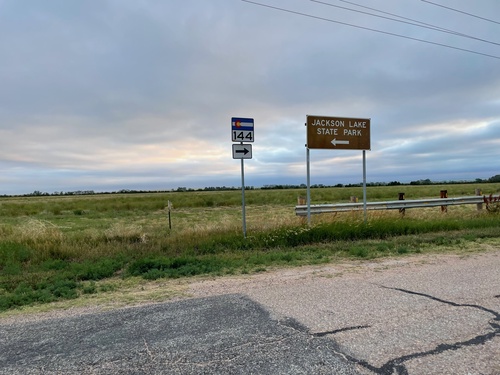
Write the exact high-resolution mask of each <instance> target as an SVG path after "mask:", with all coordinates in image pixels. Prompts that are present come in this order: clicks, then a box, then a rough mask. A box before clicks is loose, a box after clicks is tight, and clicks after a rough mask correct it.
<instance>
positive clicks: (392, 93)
mask: <svg viewBox="0 0 500 375" xmlns="http://www.w3.org/2000/svg"><path fill="white" fill-rule="evenodd" d="M263 3H266V4H270V5H273V6H278V7H284V8H287V9H292V10H294V11H297V12H304V13H307V14H311V15H315V16H318V17H323V18H328V19H331V20H339V21H341V22H348V23H351V24H355V25H363V26H364V27H370V28H373V29H380V30H385V31H387V32H391V33H397V34H402V35H406V36H409V37H412V38H418V39H425V40H432V41H434V42H436V43H440V44H445V45H451V46H457V47H460V48H464V49H470V50H475V51H478V52H481V53H486V54H490V55H497V56H500V47H499V46H498V45H496V44H492V43H484V42H480V41H477V40H473V39H467V38H462V37H459V36H457V35H450V34H445V33H438V32H435V31H432V30H428V29H423V28H417V27H414V26H412V25H408V24H404V23H395V22H389V21H388V20H384V19H380V18H374V17H369V16H368V15H364V14H360V13H354V12H348V11H345V10H341V9H338V8H333V7H328V6H325V5H321V4H318V3H314V2H310V1H305V0H302V1H300V0H291V1H286V2H284V1H278V0H267V1H263ZM330 3H331V4H338V3H339V2H335V1H330ZM358 3H359V4H364V5H365V6H370V7H373V8H377V9H381V10H384V11H386V12H391V13H394V14H401V15H404V16H406V17H411V18H414V19H419V20H422V21H425V22H427V23H432V24H436V25H439V26H440V27H443V28H447V29H453V30H458V31H460V32H461V33H465V34H468V35H474V36H478V37H480V38H482V39H486V40H490V41H494V42H496V43H500V39H499V38H498V35H500V33H499V31H500V26H499V25H497V24H493V23H491V22H486V21H484V20H479V19H475V18H472V17H467V16H465V15H460V14H457V13H453V12H450V11H447V10H445V9H442V8H438V7H433V6H431V5H429V4H426V3H424V2H420V1H409V0H405V1H403V2H401V1H396V0H388V1H384V2H381V1H376V0H359V1H358ZM442 3H443V4H445V5H448V6H453V7H456V8H458V9H462V10H465V11H468V12H471V13H474V14H480V15H483V16H485V17H494V16H495V15H497V14H500V4H499V3H498V2H497V1H496V0H490V1H488V0H481V1H478V2H468V1H465V0H463V1H454V2H449V1H448V2H446V1H445V0H443V1H442ZM343 5H344V6H345V5H346V4H343ZM357 9H361V8H357ZM0 55H1V56H2V59H1V61H0V64H1V69H0V81H1V82H2V86H1V88H0V150H1V153H0V172H1V173H0V194H4V193H7V194H13V193H27V192H31V191H34V190H41V191H48V192H52V191H68V190H87V189H90V190H96V191H102V190H117V189H122V188H125V189H127V188H131V189H170V188H175V187H177V186H191V187H203V186H221V185H229V186H238V185H239V184H240V164H239V161H238V160H233V159H232V157H231V138H230V118H231V117H233V116H245V117H253V118H255V143H254V144H253V147H254V150H253V155H254V158H253V159H252V160H249V161H246V164H245V166H246V184H247V185H256V186H260V185H264V184H279V183H303V182H305V148H304V143H305V127H304V122H305V117H306V115H307V114H317V115H326V116H346V117H369V118H371V119H372V125H371V145H372V150H371V151H369V152H367V161H368V180H369V181H392V180H399V181H410V180H418V179H422V178H431V179H433V180H448V179H452V180H460V179H474V178H488V177H490V176H492V175H495V174H499V173H500V171H499V168H498V162H497V159H498V154H499V150H500V137H499V135H500V59H494V58H490V57H485V56H481V55H476V54H472V53H467V52H463V51H457V50H453V49H450V48H445V47H439V46H435V45H429V44H425V43H420V42H417V41H414V40H408V39H403V38H397V37H394V36H389V35H385V34H380V33H375V32H370V31H367V30H361V29H356V28H353V27H349V26H345V25H340V24H336V23H333V22H328V21H322V20H319V19H313V18H309V17H304V16H300V15H297V14H290V13H286V12H282V11H278V10H273V9H269V8H264V7H260V6H257V5H252V4H248V3H245V2H242V1H238V0H213V1H202V0H169V1H159V0H133V1H132V0H119V1H118V0H99V1H98V0H87V1H83V0H77V1H71V2H69V1H64V0H46V1H36V0H26V1H16V0H0ZM311 157H312V162H313V164H312V182H313V183H323V184H337V183H351V182H359V181H361V178H362V166H361V152H358V151H340V150H339V151H311Z"/></svg>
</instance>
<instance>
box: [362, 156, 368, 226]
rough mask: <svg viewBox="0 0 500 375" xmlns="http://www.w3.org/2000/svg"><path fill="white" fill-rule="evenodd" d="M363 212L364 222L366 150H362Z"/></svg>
mask: <svg viewBox="0 0 500 375" xmlns="http://www.w3.org/2000/svg"><path fill="white" fill-rule="evenodd" d="M363 212H364V218H365V224H366V221H367V219H366V151H365V150H363Z"/></svg>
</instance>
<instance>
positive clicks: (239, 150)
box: [231, 117, 254, 238]
mask: <svg viewBox="0 0 500 375" xmlns="http://www.w3.org/2000/svg"><path fill="white" fill-rule="evenodd" d="M253 131H254V121H253V118H245V117H232V118H231V140H232V141H233V142H240V144H233V145H232V146H233V147H232V148H233V159H241V211H242V220H243V238H246V237H247V221H246V212H245V163H244V159H251V158H252V145H250V144H243V142H253V141H254V133H253Z"/></svg>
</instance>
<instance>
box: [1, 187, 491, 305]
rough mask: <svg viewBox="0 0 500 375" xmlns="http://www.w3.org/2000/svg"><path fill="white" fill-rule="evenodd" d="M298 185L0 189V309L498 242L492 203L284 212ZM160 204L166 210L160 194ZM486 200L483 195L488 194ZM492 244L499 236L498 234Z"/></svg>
mask: <svg viewBox="0 0 500 375" xmlns="http://www.w3.org/2000/svg"><path fill="white" fill-rule="evenodd" d="M474 188H481V189H482V191H483V194H485V195H487V196H489V195H490V194H494V195H496V194H498V192H499V191H500V183H486V184H478V186H474V185H470V184H456V185H446V186H443V187H440V186H436V185H432V186H418V185H415V186H413V185H412V186H404V187H403V186H373V187H369V188H368V200H370V201H377V200H397V199H398V193H400V192H404V193H405V198H406V199H419V198H434V197H436V198H437V197H439V193H440V189H446V190H447V191H448V196H449V197H454V196H465V195H474ZM305 193H306V192H305V189H286V190H249V191H247V192H246V203H247V207H246V208H247V209H246V211H247V238H246V239H245V238H243V235H242V228H241V224H242V223H241V192H239V191H203V192H172V193H149V194H148V193H141V194H112V195H82V196H31V197H2V198H0V311H6V310H9V309H15V308H18V307H21V306H25V305H33V304H43V303H49V302H54V301H60V300H67V299H76V298H78V297H80V296H82V295H92V294H98V293H106V292H109V291H112V290H115V289H117V288H120V286H119V285H120V284H119V283H116V282H113V283H106V282H104V281H106V280H111V279H113V280H115V281H116V280H117V279H118V280H123V282H126V281H127V280H131V279H133V278H139V279H141V280H157V279H161V278H181V277H189V276H195V275H227V274H246V273H255V272H262V271H265V270H266V269H269V268H271V267H280V266H300V265H308V264H322V263H328V262H331V261H332V260H334V259H345V258H354V259H373V258H378V257H385V256H398V255H404V254H414V253H424V252H429V251H449V250H450V249H457V248H464V249H466V248H470V247H471V245H473V246H475V245H479V244H481V243H485V242H488V241H496V240H497V239H500V225H499V224H500V216H499V215H498V210H497V211H495V210H486V209H483V210H481V211H478V210H477V209H476V207H475V206H471V205H469V206H453V207H449V208H448V212H446V213H442V212H441V211H440V208H439V207H436V208H427V209H407V210H406V213H405V215H404V217H402V216H400V214H399V212H397V211H378V212H369V215H368V222H367V224H365V223H364V220H363V214H362V213H339V214H325V215H318V216H315V217H313V225H312V226H310V227H309V226H307V225H306V224H305V223H304V220H303V219H301V218H298V217H296V216H295V213H294V206H295V204H297V198H298V197H299V196H305ZM352 196H357V197H359V199H360V200H361V197H362V189H361V188H358V187H349V188H347V187H338V188H321V189H313V190H312V202H313V204H316V203H336V202H348V201H349V199H350V197H352ZM169 201H170V202H171V204H172V210H171V212H170V215H171V217H170V223H171V225H172V228H171V229H170V228H169V217H168V216H169V215H168V214H169V212H168V202H169ZM493 203H495V202H493ZM499 242H500V241H499Z"/></svg>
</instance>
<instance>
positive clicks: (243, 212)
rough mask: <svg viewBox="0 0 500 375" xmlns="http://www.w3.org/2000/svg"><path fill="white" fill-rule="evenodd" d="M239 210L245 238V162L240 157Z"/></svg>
mask: <svg viewBox="0 0 500 375" xmlns="http://www.w3.org/2000/svg"><path fill="white" fill-rule="evenodd" d="M241 211H242V216H243V238H247V219H246V213H245V163H244V162H243V159H241Z"/></svg>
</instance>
